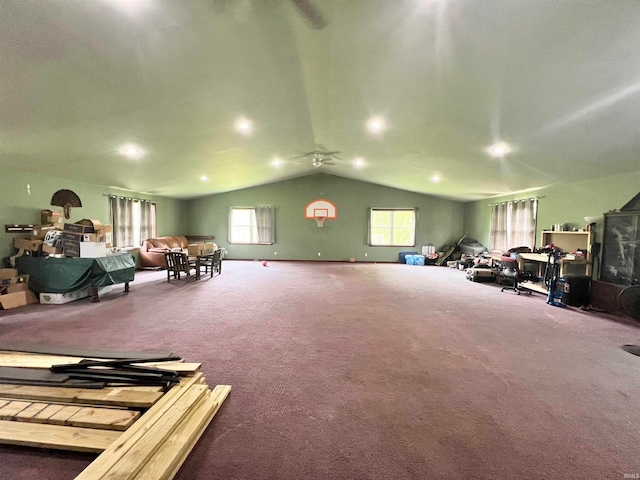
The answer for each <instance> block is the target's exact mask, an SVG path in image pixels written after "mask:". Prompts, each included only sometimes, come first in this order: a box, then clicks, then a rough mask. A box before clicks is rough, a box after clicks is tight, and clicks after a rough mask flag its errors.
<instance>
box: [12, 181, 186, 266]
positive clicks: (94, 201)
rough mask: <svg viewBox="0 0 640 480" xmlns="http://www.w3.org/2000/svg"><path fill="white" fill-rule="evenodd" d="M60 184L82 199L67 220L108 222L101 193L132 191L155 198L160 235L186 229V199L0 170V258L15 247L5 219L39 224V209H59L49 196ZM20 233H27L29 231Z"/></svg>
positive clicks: (121, 193)
mask: <svg viewBox="0 0 640 480" xmlns="http://www.w3.org/2000/svg"><path fill="white" fill-rule="evenodd" d="M27 185H29V189H27ZM63 188H66V189H69V190H73V191H74V192H75V193H77V194H78V196H79V197H80V200H82V208H72V209H71V219H70V221H72V222H76V221H78V220H82V219H83V218H95V219H97V220H100V221H101V222H102V223H109V201H108V198H107V197H106V196H104V195H107V194H116V195H131V196H133V197H136V198H146V199H150V200H153V201H155V202H156V204H157V214H158V218H157V225H158V234H159V235H180V234H184V232H185V231H186V228H187V224H186V215H185V214H184V208H185V206H186V202H185V201H181V200H174V199H170V198H164V197H154V196H150V195H143V194H139V193H135V192H123V191H121V190H117V189H111V188H108V187H101V186H98V185H92V184H89V183H81V182H75V181H71V180H67V179H64V178H57V177H51V176H46V175H33V174H26V173H22V172H13V171H7V170H3V171H2V172H1V173H0V228H1V230H0V259H2V258H5V257H7V256H9V255H10V254H11V253H14V251H15V250H14V249H13V238H14V237H16V234H13V233H5V231H4V225H5V224H7V223H18V224H21V223H34V224H38V223H40V211H41V210H45V209H52V210H61V209H60V208H56V207H51V206H50V205H49V203H50V201H51V196H52V195H53V194H54V193H55V192H56V191H58V190H60V189H63ZM22 236H24V237H28V235H22Z"/></svg>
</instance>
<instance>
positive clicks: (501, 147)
mask: <svg viewBox="0 0 640 480" xmlns="http://www.w3.org/2000/svg"><path fill="white" fill-rule="evenodd" d="M512 151H513V149H512V148H511V145H509V144H508V143H506V142H496V143H494V144H493V145H491V146H490V147H489V148H487V153H488V154H489V155H491V156H492V157H495V158H502V157H504V156H505V155H508V154H509V153H511V152H512Z"/></svg>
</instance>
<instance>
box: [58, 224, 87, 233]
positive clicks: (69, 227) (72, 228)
mask: <svg viewBox="0 0 640 480" xmlns="http://www.w3.org/2000/svg"><path fill="white" fill-rule="evenodd" d="M64 231H65V232H68V233H82V234H85V233H93V232H94V229H93V225H82V224H80V223H65V224H64Z"/></svg>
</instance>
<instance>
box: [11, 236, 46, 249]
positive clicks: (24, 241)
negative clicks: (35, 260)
mask: <svg viewBox="0 0 640 480" xmlns="http://www.w3.org/2000/svg"><path fill="white" fill-rule="evenodd" d="M13 246H14V247H16V248H17V249H19V250H29V251H31V252H37V251H39V250H40V249H41V248H42V240H31V239H30V238H14V239H13Z"/></svg>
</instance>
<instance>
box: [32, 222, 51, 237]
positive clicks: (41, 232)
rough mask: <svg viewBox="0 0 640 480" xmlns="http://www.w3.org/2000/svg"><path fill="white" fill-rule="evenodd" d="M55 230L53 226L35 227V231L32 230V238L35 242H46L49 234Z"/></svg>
mask: <svg viewBox="0 0 640 480" xmlns="http://www.w3.org/2000/svg"><path fill="white" fill-rule="evenodd" d="M54 229H55V227H54V226H53V225H34V226H33V230H31V238H32V239H33V240H44V237H45V236H46V235H47V232H49V231H51V230H54Z"/></svg>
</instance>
